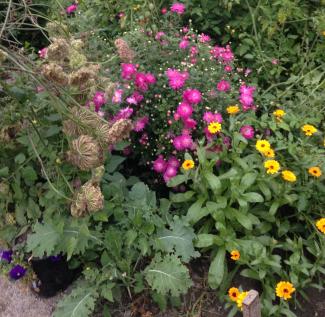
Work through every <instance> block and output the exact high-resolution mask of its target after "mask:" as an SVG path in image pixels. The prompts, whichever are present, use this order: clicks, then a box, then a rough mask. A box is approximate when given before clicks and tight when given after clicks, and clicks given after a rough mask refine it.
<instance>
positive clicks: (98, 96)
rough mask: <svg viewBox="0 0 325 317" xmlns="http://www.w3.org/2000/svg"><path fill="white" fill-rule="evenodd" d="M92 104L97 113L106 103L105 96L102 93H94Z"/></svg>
mask: <svg viewBox="0 0 325 317" xmlns="http://www.w3.org/2000/svg"><path fill="white" fill-rule="evenodd" d="M93 103H94V104H95V111H96V112H97V111H98V110H99V109H100V107H101V106H102V105H104V104H105V103H106V98H105V94H104V93H103V92H102V91H96V93H95V96H94V98H93Z"/></svg>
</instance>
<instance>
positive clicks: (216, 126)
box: [208, 122, 221, 134]
mask: <svg viewBox="0 0 325 317" xmlns="http://www.w3.org/2000/svg"><path fill="white" fill-rule="evenodd" d="M208 130H209V132H210V133H211V134H216V133H218V132H220V131H221V124H220V123H219V122H211V123H210V124H209V125H208Z"/></svg>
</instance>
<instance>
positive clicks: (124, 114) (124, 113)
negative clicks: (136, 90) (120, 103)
mask: <svg viewBox="0 0 325 317" xmlns="http://www.w3.org/2000/svg"><path fill="white" fill-rule="evenodd" d="M132 114H133V109H132V108H130V107H126V108H123V109H121V110H120V111H119V112H118V113H117V115H115V116H114V117H113V120H112V121H113V122H116V121H118V120H120V119H129V118H130V117H131V116H132Z"/></svg>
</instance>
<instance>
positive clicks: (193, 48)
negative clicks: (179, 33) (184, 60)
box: [190, 46, 199, 57]
mask: <svg viewBox="0 0 325 317" xmlns="http://www.w3.org/2000/svg"><path fill="white" fill-rule="evenodd" d="M190 53H191V55H192V57H194V56H195V55H197V54H198V53H199V49H198V48H197V46H192V47H191V48H190Z"/></svg>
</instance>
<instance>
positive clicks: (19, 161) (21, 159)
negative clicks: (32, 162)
mask: <svg viewBox="0 0 325 317" xmlns="http://www.w3.org/2000/svg"><path fill="white" fill-rule="evenodd" d="M25 160H26V156H25V154H24V153H19V154H18V155H16V157H15V163H17V164H22V163H24V162H25Z"/></svg>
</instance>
